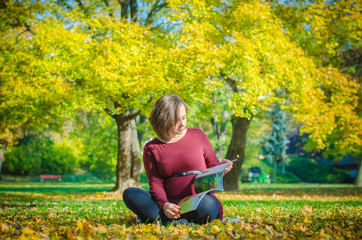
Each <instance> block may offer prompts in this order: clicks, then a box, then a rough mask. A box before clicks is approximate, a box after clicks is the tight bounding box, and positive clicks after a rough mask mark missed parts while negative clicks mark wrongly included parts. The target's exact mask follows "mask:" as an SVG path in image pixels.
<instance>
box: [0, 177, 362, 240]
mask: <svg viewBox="0 0 362 240" xmlns="http://www.w3.org/2000/svg"><path fill="white" fill-rule="evenodd" d="M112 187H113V185H112V184H109V183H104V184H102V183H96V184H89V183H64V182H44V183H41V182H2V183H0V205H1V208H0V239H6V238H9V239H30V238H34V239H91V238H93V239H113V238H119V239H138V238H144V239H190V238H191V239H240V238H244V239H245V238H246V239H329V238H333V239H361V237H362V230H361V229H362V189H361V188H357V187H354V186H353V185H319V184H318V185H317V184H243V185H242V186H241V190H240V191H239V192H224V193H218V194H217V195H218V196H219V198H220V199H221V201H222V203H223V205H224V210H225V217H226V218H239V219H243V220H244V221H242V222H239V223H221V222H220V221H214V222H212V223H209V224H206V225H190V226H173V225H171V226H167V227H164V226H160V225H158V224H143V225H135V224H134V222H135V215H133V214H132V213H131V212H130V211H129V210H128V209H127V208H126V207H125V205H124V203H123V201H122V198H121V196H120V195H116V194H112V193H109V192H107V190H109V189H111V188H112Z"/></svg>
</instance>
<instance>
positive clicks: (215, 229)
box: [210, 225, 220, 234]
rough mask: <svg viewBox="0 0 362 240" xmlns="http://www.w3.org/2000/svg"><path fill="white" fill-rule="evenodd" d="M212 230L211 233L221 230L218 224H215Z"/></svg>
mask: <svg viewBox="0 0 362 240" xmlns="http://www.w3.org/2000/svg"><path fill="white" fill-rule="evenodd" d="M210 231H211V233H213V234H215V233H218V232H220V229H219V228H218V227H217V226H216V225H214V226H212V228H211V230H210Z"/></svg>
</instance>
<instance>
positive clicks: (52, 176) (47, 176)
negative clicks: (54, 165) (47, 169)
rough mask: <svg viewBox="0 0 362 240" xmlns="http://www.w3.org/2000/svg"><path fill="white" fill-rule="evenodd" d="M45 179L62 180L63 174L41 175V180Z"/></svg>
mask: <svg viewBox="0 0 362 240" xmlns="http://www.w3.org/2000/svg"><path fill="white" fill-rule="evenodd" d="M44 180H58V181H59V182H61V181H62V175H40V181H41V182H44Z"/></svg>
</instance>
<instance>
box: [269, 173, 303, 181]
mask: <svg viewBox="0 0 362 240" xmlns="http://www.w3.org/2000/svg"><path fill="white" fill-rule="evenodd" d="M271 180H272V179H271ZM276 180H277V183H298V182H300V181H301V179H300V178H299V177H297V176H296V175H295V174H294V173H292V172H289V171H285V173H284V175H283V174H282V171H277V179H276Z"/></svg>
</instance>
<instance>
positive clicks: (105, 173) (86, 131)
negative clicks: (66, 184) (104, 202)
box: [70, 112, 117, 180]
mask: <svg viewBox="0 0 362 240" xmlns="http://www.w3.org/2000/svg"><path fill="white" fill-rule="evenodd" d="M73 125H74V126H73V130H72V131H71V133H70V138H71V139H73V141H74V142H75V143H76V144H75V147H76V148H77V149H78V151H79V153H80V155H81V156H82V157H83V160H82V161H80V166H81V167H82V168H84V169H87V170H89V171H90V172H91V173H93V174H95V175H96V176H97V177H100V178H102V179H108V180H110V179H112V178H113V177H114V174H113V173H114V172H115V168H116V165H117V138H116V136H117V126H116V124H115V122H114V120H113V119H112V118H111V117H110V116H108V115H106V114H104V113H99V112H89V113H84V114H82V115H81V116H80V117H79V118H78V120H77V122H73Z"/></svg>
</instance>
